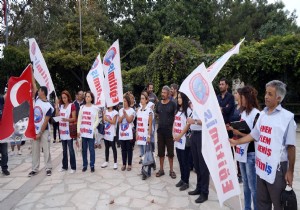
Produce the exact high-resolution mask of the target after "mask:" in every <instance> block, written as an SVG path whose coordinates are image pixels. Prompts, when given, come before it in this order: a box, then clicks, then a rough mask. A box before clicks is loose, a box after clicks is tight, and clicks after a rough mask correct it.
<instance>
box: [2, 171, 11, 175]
mask: <svg viewBox="0 0 300 210" xmlns="http://www.w3.org/2000/svg"><path fill="white" fill-rule="evenodd" d="M2 174H3V175H4V176H9V175H10V172H9V171H8V170H3V171H2Z"/></svg>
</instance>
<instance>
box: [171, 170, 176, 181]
mask: <svg viewBox="0 0 300 210" xmlns="http://www.w3.org/2000/svg"><path fill="white" fill-rule="evenodd" d="M170 177H171V178H172V179H176V174H175V172H174V171H170Z"/></svg>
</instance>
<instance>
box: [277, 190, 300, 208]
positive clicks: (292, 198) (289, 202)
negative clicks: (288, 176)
mask: <svg viewBox="0 0 300 210" xmlns="http://www.w3.org/2000/svg"><path fill="white" fill-rule="evenodd" d="M280 197H281V206H282V207H283V209H284V210H297V197H296V194H295V192H294V190H293V188H291V187H290V186H288V185H287V186H286V188H285V190H283V191H282V192H281V195H280Z"/></svg>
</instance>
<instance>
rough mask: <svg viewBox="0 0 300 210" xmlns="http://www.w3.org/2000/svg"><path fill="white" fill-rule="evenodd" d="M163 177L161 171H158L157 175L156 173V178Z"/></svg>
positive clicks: (163, 173)
mask: <svg viewBox="0 0 300 210" xmlns="http://www.w3.org/2000/svg"><path fill="white" fill-rule="evenodd" d="M163 175H165V172H164V171H163V170H159V171H158V172H157V173H156V177H160V176H163Z"/></svg>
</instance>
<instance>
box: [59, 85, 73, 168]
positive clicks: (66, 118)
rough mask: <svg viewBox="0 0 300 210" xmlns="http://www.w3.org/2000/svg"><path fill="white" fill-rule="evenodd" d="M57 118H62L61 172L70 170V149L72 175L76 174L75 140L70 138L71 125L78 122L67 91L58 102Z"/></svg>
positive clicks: (60, 126) (63, 92)
mask: <svg viewBox="0 0 300 210" xmlns="http://www.w3.org/2000/svg"><path fill="white" fill-rule="evenodd" d="M55 116H60V117H61V118H60V121H59V134H60V139H61V140H62V141H61V143H62V148H63V159H62V168H60V169H59V171H60V172H63V171H67V170H68V148H69V154H70V165H71V171H70V173H75V171H76V159H75V152H74V147H73V139H72V137H71V136H70V127H69V124H70V123H74V122H76V107H75V105H74V104H73V103H72V98H71V95H70V93H69V92H68V91H67V90H64V91H62V92H61V99H60V100H59V101H56V107H55Z"/></svg>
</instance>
